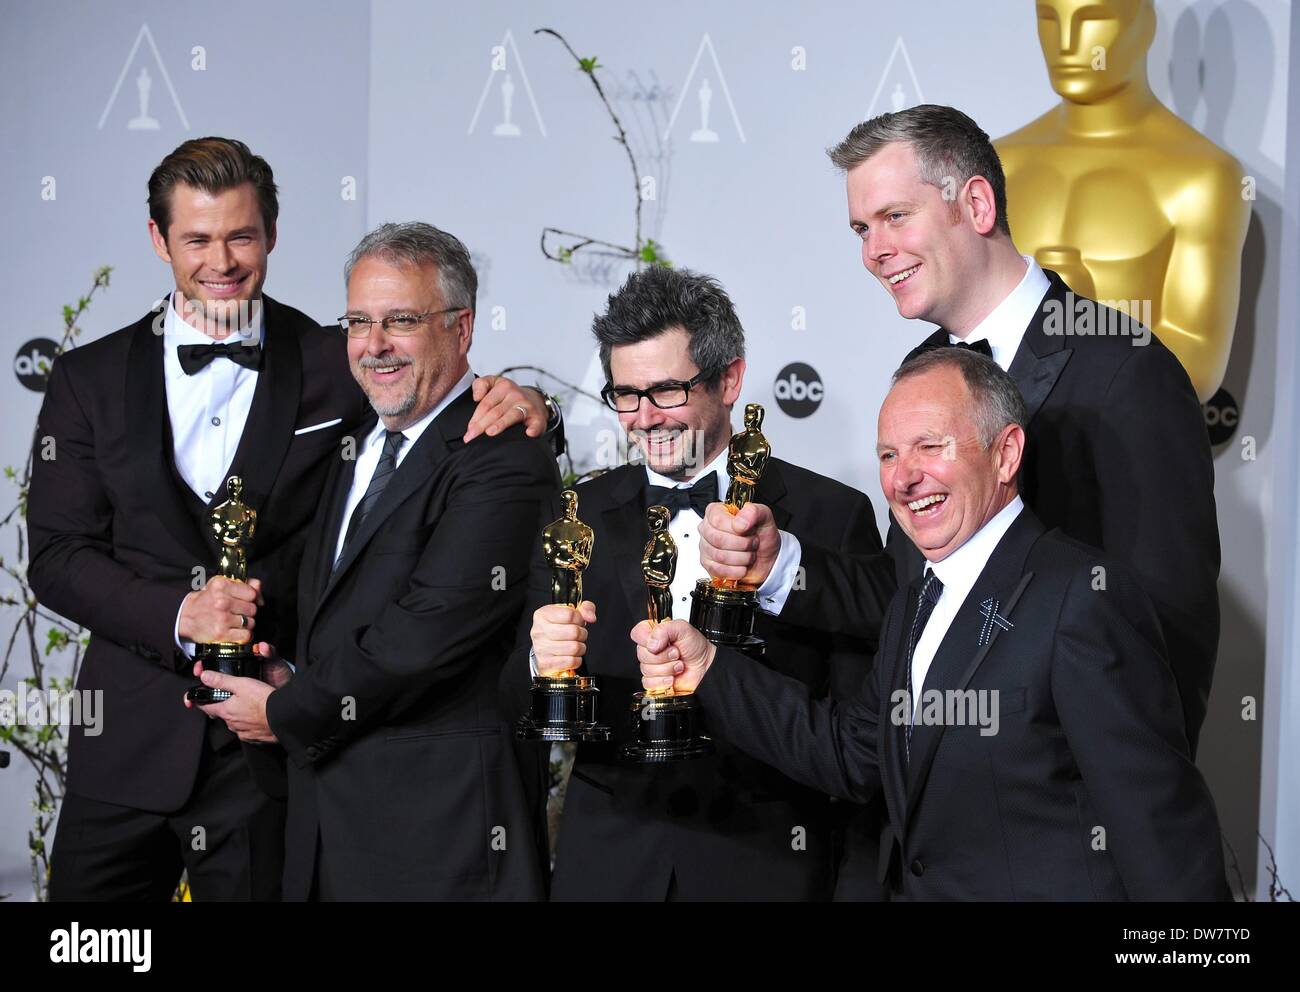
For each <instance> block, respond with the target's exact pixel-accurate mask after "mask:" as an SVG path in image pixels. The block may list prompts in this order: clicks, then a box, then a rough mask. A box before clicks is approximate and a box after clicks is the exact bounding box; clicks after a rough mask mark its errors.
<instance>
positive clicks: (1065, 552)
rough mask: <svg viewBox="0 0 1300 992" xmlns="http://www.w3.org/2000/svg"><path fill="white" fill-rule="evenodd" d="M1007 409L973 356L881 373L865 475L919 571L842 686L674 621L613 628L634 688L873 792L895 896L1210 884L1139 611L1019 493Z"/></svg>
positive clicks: (951, 354) (998, 380)
mask: <svg viewBox="0 0 1300 992" xmlns="http://www.w3.org/2000/svg"><path fill="white" fill-rule="evenodd" d="M1026 419H1027V417H1026V413H1025V409H1024V404H1023V401H1022V399H1021V396H1020V393H1019V391H1018V389H1017V387H1016V385H1015V383H1014V382H1013V381H1012V379H1011V378H1010V377H1009V376H1008V375H1007V374H1006V373H1004V372H1003V371H1002V370H1001V369H999V368H998V367H997V366H996V365H995V364H994V363H993V362H992V361H991V360H989V359H987V358H985V357H984V356H982V355H979V354H975V353H973V352H970V351H963V350H957V349H952V348H945V349H935V350H931V351H929V352H927V353H925V354H922V355H919V356H917V357H916V358H914V359H912V360H910V361H908V362H907V363H905V364H904V365H903V366H902V367H901V368H900V369H899V370H898V372H897V373H895V376H894V385H893V388H892V389H891V390H890V391H889V394H888V396H886V398H885V402H884V405H883V406H882V407H881V410H880V418H879V433H878V441H877V453H878V456H879V461H880V482H881V488H882V489H883V490H884V493H885V498H886V499H887V500H888V502H889V505H890V509H891V510H892V511H893V514H894V519H895V520H896V521H897V523H898V526H899V527H900V528H901V529H902V531H903V532H904V533H905V534H906V535H907V537H908V539H909V540H911V541H912V543H913V545H914V546H915V547H917V548H918V549H919V551H920V552H921V554H922V555H923V557H924V559H925V561H926V562H927V564H926V566H925V569H924V572H923V574H922V575H921V576H919V577H918V578H917V579H915V580H913V581H912V582H911V583H909V585H908V586H907V587H906V588H905V589H900V590H899V592H898V594H897V596H895V598H894V600H893V602H892V603H891V604H890V607H889V611H888V614H887V616H886V619H885V625H884V627H883V629H882V631H881V639H880V650H879V652H878V654H877V655H876V661H875V665H874V668H873V669H872V673H871V675H870V676H869V677H868V678H867V679H866V680H865V681H864V683H863V686H862V690H861V692H860V694H859V695H858V696H857V697H856V698H855V699H854V700H852V701H851V702H848V703H837V702H835V701H834V700H826V699H817V698H815V697H814V696H812V695H811V694H810V693H809V692H808V690H807V688H806V687H805V686H803V685H801V684H800V683H798V682H796V681H794V680H793V679H790V678H788V677H787V676H785V675H782V674H780V672H779V665H780V662H779V659H778V658H773V659H772V660H773V662H775V664H774V665H773V666H771V667H769V666H764V665H758V664H755V663H754V662H753V661H751V660H750V659H748V658H746V657H744V656H743V655H740V654H737V653H736V652H734V651H732V650H730V649H728V648H715V647H714V646H713V645H711V644H710V643H709V642H708V641H706V640H705V639H704V637H703V636H702V635H701V634H700V633H699V632H698V631H696V630H695V629H694V628H693V627H691V626H690V624H688V623H685V622H683V621H678V620H673V621H670V622H669V623H667V624H662V625H660V626H659V627H657V628H651V627H650V626H649V625H648V624H645V623H641V624H638V625H637V627H636V628H635V629H634V630H633V632H632V636H633V638H634V640H636V642H637V645H638V656H639V658H640V660H641V671H642V676H643V685H644V686H645V688H646V689H662V688H665V687H668V686H672V687H674V688H675V689H677V690H678V691H686V692H690V691H694V692H695V693H696V697H697V698H698V699H699V701H700V703H701V705H702V706H703V707H704V711H705V714H706V717H707V719H708V721H709V726H710V728H711V729H712V730H713V732H714V733H715V734H716V735H717V736H719V737H721V738H723V739H726V740H729V741H731V742H733V743H735V744H737V745H739V746H740V747H741V748H743V749H744V750H746V751H747V752H748V753H750V754H752V755H753V756H754V757H755V758H758V759H759V760H761V761H765V762H768V763H770V764H772V765H774V766H776V767H777V768H780V769H781V770H783V771H784V772H786V773H787V774H789V775H791V776H792V777H794V778H795V779H796V780H798V781H801V782H803V783H805V784H806V785H809V786H811V787H813V788H816V789H819V790H821V791H824V792H827V793H829V794H831V795H835V796H840V797H842V798H844V799H850V800H855V801H858V802H862V801H866V800H868V799H871V798H873V797H875V796H876V795H878V794H880V793H883V794H884V796H885V800H886V805H887V807H888V810H889V829H888V831H887V832H886V836H885V839H884V843H883V845H882V848H883V850H882V858H881V871H882V875H883V877H884V878H885V879H886V880H887V881H888V883H889V885H890V887H891V889H892V890H893V891H894V893H895V894H896V896H897V897H899V898H902V899H908V900H912V899H916V900H931V899H933V900H951V899H961V900H1008V899H1025V900H1035V899H1053V900H1171V899H1172V900H1191V899H1222V898H1226V896H1227V882H1226V878H1225V876H1224V869H1223V856H1222V850H1221V846H1220V840H1219V828H1218V822H1217V818H1216V815H1215V810H1214V803H1213V800H1212V799H1211V798H1210V794H1209V790H1208V789H1207V787H1206V785H1205V782H1204V780H1203V779H1202V778H1201V776H1200V773H1199V772H1198V771H1197V769H1196V766H1195V765H1194V764H1192V761H1191V759H1190V757H1189V753H1188V748H1187V738H1186V734H1185V732H1184V729H1183V720H1182V713H1181V709H1180V707H1179V706H1178V702H1177V687H1176V685H1175V683H1174V680H1173V677H1172V675H1171V673H1170V670H1169V664H1168V661H1167V659H1166V655H1165V652H1164V641H1163V637H1162V635H1161V632H1160V626H1159V622H1158V620H1157V617H1156V615H1155V612H1154V611H1153V609H1152V607H1151V602H1150V600H1149V599H1148V598H1147V596H1146V594H1145V593H1144V592H1143V590H1142V588H1141V586H1140V585H1139V584H1138V582H1137V581H1136V578H1135V576H1134V575H1133V572H1132V570H1131V569H1130V568H1129V567H1128V566H1126V565H1124V564H1122V563H1121V562H1119V561H1118V560H1116V559H1114V558H1110V557H1106V556H1104V555H1102V554H1101V553H1100V552H1098V551H1096V550H1095V549H1093V548H1090V547H1088V546H1087V545H1084V544H1082V543H1080V542H1077V541H1074V540H1072V539H1070V538H1068V537H1066V536H1065V535H1063V534H1062V533H1061V532H1060V531H1059V530H1051V531H1047V530H1046V529H1045V528H1044V526H1043V524H1042V523H1041V522H1040V521H1039V520H1038V518H1037V517H1036V516H1035V514H1034V513H1033V511H1032V510H1030V509H1029V508H1028V507H1027V506H1026V505H1025V504H1024V502H1023V501H1022V499H1021V497H1020V495H1019V486H1018V481H1017V480H1018V477H1019V475H1020V472H1021V468H1022V458H1023V454H1024V449H1025V430H1024V422H1025V420H1026Z"/></svg>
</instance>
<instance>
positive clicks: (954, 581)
mask: <svg viewBox="0 0 1300 992" xmlns="http://www.w3.org/2000/svg"><path fill="white" fill-rule="evenodd" d="M1024 508H1025V504H1024V503H1023V502H1022V501H1021V499H1020V497H1019V496H1017V497H1016V498H1015V499H1013V500H1012V501H1011V502H1010V503H1008V504H1007V505H1006V506H1004V507H1003V508H1002V509H1001V510H999V511H998V512H997V513H996V514H995V515H994V517H993V519H992V520H990V521H989V522H988V523H986V524H985V525H984V526H983V527H981V528H980V529H979V530H977V531H976V532H975V533H974V534H972V535H971V537H970V540H968V541H967V542H966V543H965V544H963V545H962V546H961V547H959V548H958V549H957V550H956V551H954V552H952V553H951V554H950V555H948V557H947V558H945V559H943V561H932V562H927V563H926V566H925V570H926V571H927V572H930V571H933V572H934V574H935V575H937V576H939V581H940V582H942V583H943V591H942V592H941V593H940V594H939V601H938V602H937V603H935V604H934V611H933V612H932V613H931V614H930V619H929V620H927V621H926V624H925V629H924V630H923V631H921V636H920V638H918V639H917V642H916V650H915V651H913V652H912V715H913V719H915V716H916V709H917V705H918V703H919V701H920V699H921V695H922V693H923V692H924V691H925V676H926V674H927V673H928V672H929V671H930V663H931V662H932V661H934V656H935V654H937V653H938V651H939V645H940V644H942V643H943V639H944V636H945V635H946V634H947V633H948V628H949V627H951V626H952V622H953V620H954V619H955V618H956V616H957V612H958V611H959V610H960V609H961V605H962V603H964V602H965V601H966V597H967V596H968V595H970V591H971V589H972V588H973V587H974V585H975V580H976V579H978V578H979V577H980V573H981V572H982V571H984V566H985V565H987V564H988V561H989V556H990V555H992V554H993V549H994V548H996V547H997V546H998V542H999V541H1001V540H1002V535H1004V534H1005V533H1006V532H1007V528H1008V527H1010V526H1011V524H1012V523H1013V522H1014V521H1015V519H1016V517H1018V516H1019V515H1020V511H1021V510H1023V509H1024Z"/></svg>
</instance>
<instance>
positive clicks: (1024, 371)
mask: <svg viewBox="0 0 1300 992" xmlns="http://www.w3.org/2000/svg"><path fill="white" fill-rule="evenodd" d="M1043 271H1044V272H1045V273H1046V274H1047V278H1048V281H1049V283H1050V284H1051V285H1050V286H1049V287H1048V290H1047V295H1046V296H1045V297H1044V298H1043V303H1044V304H1046V303H1047V302H1048V301H1049V300H1051V301H1054V302H1055V303H1056V304H1058V305H1059V306H1060V307H1062V308H1064V307H1065V306H1066V302H1067V300H1066V293H1067V292H1069V287H1067V286H1066V285H1065V283H1064V282H1062V280H1061V277H1060V276H1058V275H1057V274H1056V273H1055V272H1052V271H1051V270H1050V269H1044V270H1043ZM1046 323H1047V307H1046V306H1045V305H1044V306H1040V307H1039V308H1038V312H1037V313H1036V314H1035V315H1034V319H1033V320H1032V321H1030V323H1029V326H1028V327H1027V328H1026V329H1025V334H1024V337H1022V338H1021V339H1020V347H1019V348H1017V349H1016V356H1015V358H1014V359H1012V362H1011V367H1010V368H1009V369H1007V372H1008V373H1009V374H1010V375H1011V378H1012V379H1014V380H1015V381H1016V385H1017V386H1018V387H1019V388H1020V395H1021V396H1022V397H1024V400H1025V412H1026V413H1027V414H1028V415H1029V420H1030V421H1032V420H1033V419H1034V417H1035V416H1036V415H1037V413H1038V411H1039V409H1040V408H1041V407H1042V405H1043V402H1044V401H1045V400H1046V399H1047V397H1048V394H1050V393H1051V391H1052V388H1053V387H1054V386H1055V385H1056V380H1057V379H1059V378H1060V377H1061V372H1062V371H1063V370H1064V368H1065V366H1066V364H1067V363H1068V362H1069V361H1070V356H1071V355H1072V354H1073V353H1074V352H1073V350H1072V349H1070V348H1067V347H1065V335H1064V334H1048V333H1047V332H1046Z"/></svg>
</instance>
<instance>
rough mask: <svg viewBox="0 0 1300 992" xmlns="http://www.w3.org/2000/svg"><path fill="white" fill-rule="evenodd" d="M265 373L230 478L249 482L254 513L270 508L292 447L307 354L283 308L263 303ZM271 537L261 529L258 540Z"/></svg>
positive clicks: (220, 496) (220, 495) (247, 498)
mask: <svg viewBox="0 0 1300 992" xmlns="http://www.w3.org/2000/svg"><path fill="white" fill-rule="evenodd" d="M263 304H264V306H263V321H264V323H263V335H262V370H261V371H260V372H259V373H258V376H257V389H256V390H255V391H254V393H253V403H252V406H251V407H250V408H249V411H248V420H247V421H246V422H245V424H244V433H243V434H242V436H241V437H240V439H239V447H238V448H237V449H236V450H235V457H234V459H233V460H232V461H231V464H230V468H229V470H228V471H227V478H228V477H229V476H232V475H237V476H239V477H240V478H241V479H242V480H243V482H244V497H243V498H244V502H246V503H248V505H249V506H251V507H252V508H253V509H255V510H256V509H259V508H261V507H264V506H265V505H266V501H267V498H268V497H269V496H270V495H271V487H272V486H273V485H274V484H275V479H276V477H277V476H278V475H279V473H280V465H281V464H282V463H283V462H284V456H285V453H286V452H287V451H288V450H289V443H290V442H291V441H292V440H293V430H294V422H295V420H296V419H297V416H298V404H299V401H300V400H301V399H302V349H301V348H300V347H299V344H298V341H297V339H296V338H295V336H294V335H293V333H292V332H291V331H289V330H288V329H287V328H285V327H284V326H283V321H282V320H280V319H278V318H279V311H280V305H279V304H278V303H276V302H275V301H274V300H272V299H271V298H270V297H264V298H263ZM224 489H225V487H224V486H223V487H222V489H221V490H218V491H217V492H216V493H214V494H213V496H212V500H211V503H210V504H209V505H211V506H216V505H217V504H218V503H221V502H223V501H224V500H226V499H227V498H228V496H229V494H228V493H226V492H225V491H224ZM265 533H266V530H265V528H259V530H258V534H256V535H254V537H253V547H254V548H256V547H257V537H258V536H259V535H264V534H265Z"/></svg>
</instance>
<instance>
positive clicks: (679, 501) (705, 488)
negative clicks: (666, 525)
mask: <svg viewBox="0 0 1300 992" xmlns="http://www.w3.org/2000/svg"><path fill="white" fill-rule="evenodd" d="M717 501H718V473H717V472H710V473H709V474H708V475H704V476H701V477H700V478H698V479H696V480H695V483H694V485H692V486H690V487H682V486H650V487H649V489H648V490H647V491H646V506H666V507H668V512H669V513H671V514H672V515H673V516H674V517H675V516H677V514H678V513H679V512H681V511H682V510H686V509H694V510H695V512H696V513H698V514H699V515H700V516H701V517H702V516H704V508H705V507H706V506H708V505H709V504H710V503H716V502H717Z"/></svg>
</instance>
